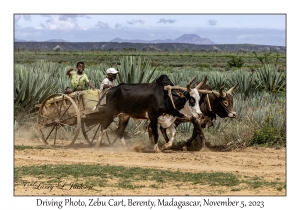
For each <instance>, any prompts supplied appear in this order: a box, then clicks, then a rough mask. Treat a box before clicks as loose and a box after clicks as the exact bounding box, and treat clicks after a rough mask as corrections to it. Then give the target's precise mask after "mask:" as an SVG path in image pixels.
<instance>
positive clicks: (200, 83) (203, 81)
mask: <svg viewBox="0 0 300 210" xmlns="http://www.w3.org/2000/svg"><path fill="white" fill-rule="evenodd" d="M206 81H207V76H205V77H204V79H203V80H202V81H201V82H199V84H198V85H197V86H196V87H195V88H197V89H198V90H199V89H200V87H201V86H202V85H204V84H206Z"/></svg>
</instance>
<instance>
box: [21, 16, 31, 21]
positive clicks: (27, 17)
mask: <svg viewBox="0 0 300 210" xmlns="http://www.w3.org/2000/svg"><path fill="white" fill-rule="evenodd" d="M23 18H24V19H25V20H26V21H31V16H30V15H23Z"/></svg>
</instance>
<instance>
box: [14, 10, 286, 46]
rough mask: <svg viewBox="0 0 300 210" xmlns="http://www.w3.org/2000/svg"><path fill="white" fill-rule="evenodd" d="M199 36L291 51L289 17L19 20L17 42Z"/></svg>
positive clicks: (28, 17) (120, 16)
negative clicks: (288, 29)
mask: <svg viewBox="0 0 300 210" xmlns="http://www.w3.org/2000/svg"><path fill="white" fill-rule="evenodd" d="M184 34H196V35H198V36H200V37H201V38H207V39H210V40H211V41H213V42H215V43H217V44H261V45H276V46H286V14H284V13H277V14H250V15H249V14H149V13H148V14H80V13H77V14H46V13H44V14H30V13H24V14H22V13H15V14H14V38H16V39H19V40H27V41H47V40H50V39H63V40H65V41H69V42H109V41H111V40H113V39H115V38H121V39H129V40H133V39H139V40H157V39H162V40H164V39H172V40H173V39H176V38H178V37H180V36H182V35H184Z"/></svg>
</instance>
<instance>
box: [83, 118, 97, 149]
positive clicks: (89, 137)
mask: <svg viewBox="0 0 300 210" xmlns="http://www.w3.org/2000/svg"><path fill="white" fill-rule="evenodd" d="M100 128H101V123H95V124H90V123H88V122H86V121H84V120H83V121H82V123H81V130H82V134H83V136H84V138H85V140H86V141H87V142H88V143H89V145H90V146H92V145H93V143H95V142H96V141H97V139H98V137H99V135H98V134H99V132H100Z"/></svg>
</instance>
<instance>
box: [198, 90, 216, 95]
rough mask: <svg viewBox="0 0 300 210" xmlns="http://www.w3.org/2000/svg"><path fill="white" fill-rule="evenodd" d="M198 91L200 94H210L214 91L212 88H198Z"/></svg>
mask: <svg viewBox="0 0 300 210" xmlns="http://www.w3.org/2000/svg"><path fill="white" fill-rule="evenodd" d="M198 93H199V94H210V93H213V91H212V90H206V89H205V90H198Z"/></svg>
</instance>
